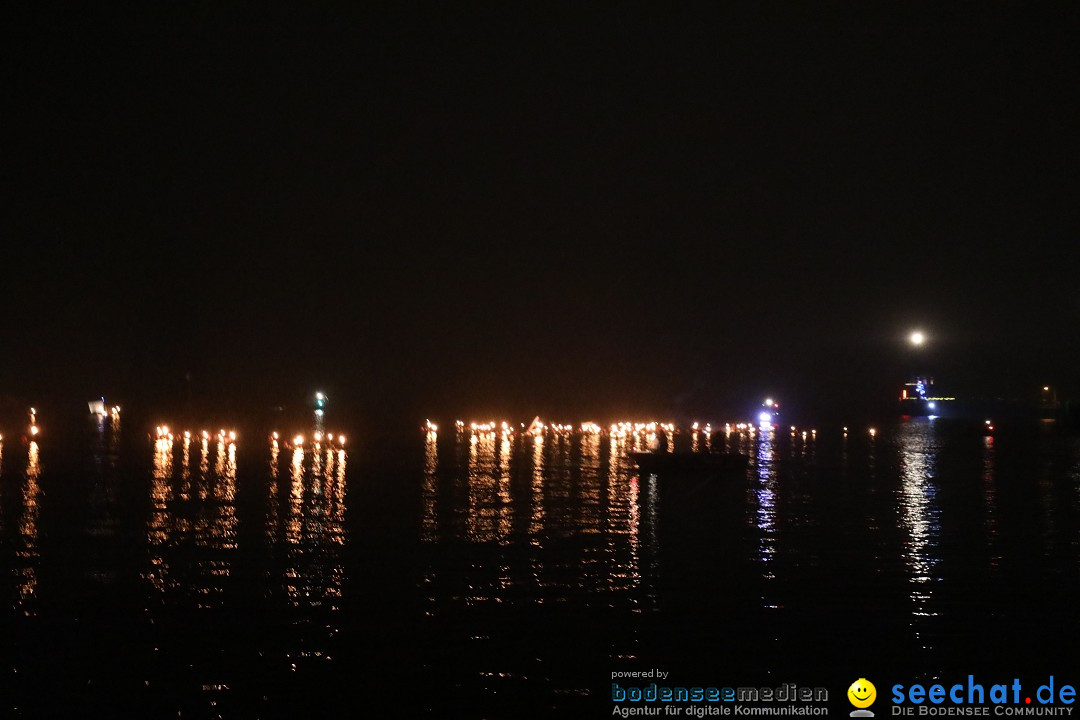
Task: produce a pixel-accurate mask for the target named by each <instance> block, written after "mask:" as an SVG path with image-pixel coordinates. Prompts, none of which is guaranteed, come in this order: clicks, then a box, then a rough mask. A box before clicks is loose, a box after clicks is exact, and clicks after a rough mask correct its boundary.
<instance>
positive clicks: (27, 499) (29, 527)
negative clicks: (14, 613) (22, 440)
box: [15, 441, 41, 616]
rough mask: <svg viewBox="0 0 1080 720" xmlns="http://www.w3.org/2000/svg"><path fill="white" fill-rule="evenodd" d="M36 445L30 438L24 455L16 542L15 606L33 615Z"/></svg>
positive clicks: (38, 555) (37, 494) (38, 461)
mask: <svg viewBox="0 0 1080 720" xmlns="http://www.w3.org/2000/svg"><path fill="white" fill-rule="evenodd" d="M40 477H41V459H40V448H39V447H38V444H37V443H36V442H33V441H31V443H30V447H29V450H28V452H27V458H26V472H25V473H23V478H22V513H21V514H20V516H19V538H18V544H17V546H16V551H15V557H16V563H17V564H16V569H15V572H16V578H17V579H16V585H17V587H18V592H19V595H18V600H17V606H18V608H19V610H21V611H22V613H23V614H24V615H28V616H30V615H33V614H34V611H33V605H32V600H33V599H34V597H35V593H36V592H37V586H38V564H39V562H40V560H41V552H40V550H39V548H38V518H39V515H40V514H41V508H40V506H39V501H40V498H41V488H40V487H39V485H38V478H40Z"/></svg>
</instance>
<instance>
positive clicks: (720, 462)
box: [630, 452, 750, 475]
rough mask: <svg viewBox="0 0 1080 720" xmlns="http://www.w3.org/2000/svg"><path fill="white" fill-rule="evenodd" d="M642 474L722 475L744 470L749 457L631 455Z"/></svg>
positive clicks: (691, 454)
mask: <svg viewBox="0 0 1080 720" xmlns="http://www.w3.org/2000/svg"><path fill="white" fill-rule="evenodd" d="M630 457H632V458H633V459H634V462H636V463H637V465H638V467H639V468H640V469H641V471H642V472H643V473H651V474H655V475H659V474H662V473H676V474H694V475H724V474H728V473H739V472H742V471H743V470H745V469H746V465H747V463H748V462H750V456H748V455H743V454H741V453H712V452H702V453H651V452H636V453H631V454H630Z"/></svg>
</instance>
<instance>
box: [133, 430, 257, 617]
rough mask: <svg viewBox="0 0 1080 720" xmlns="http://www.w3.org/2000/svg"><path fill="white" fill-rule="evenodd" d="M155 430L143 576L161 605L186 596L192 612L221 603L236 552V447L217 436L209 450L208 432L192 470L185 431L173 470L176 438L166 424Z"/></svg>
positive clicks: (189, 435)
mask: <svg viewBox="0 0 1080 720" xmlns="http://www.w3.org/2000/svg"><path fill="white" fill-rule="evenodd" d="M156 432H157V439H156V440H155V442H154V457H153V466H152V472H151V484H150V515H149V517H148V518H147V545H148V547H149V551H150V552H149V554H150V558H149V567H148V568H147V569H146V570H145V571H144V572H143V574H142V575H143V578H144V579H146V580H147V581H148V582H149V583H150V585H151V587H153V588H154V590H155V591H156V592H157V593H159V594H160V595H161V596H162V599H163V601H166V602H182V601H185V600H184V598H185V596H187V598H188V600H187V601H190V602H192V603H194V605H195V607H197V608H209V607H216V606H218V605H220V603H221V602H222V600H223V595H224V592H225V589H226V582H227V579H228V577H229V575H230V571H231V567H232V564H233V561H234V554H235V551H236V549H237V517H236V473H237V467H236V444H235V442H233V440H234V439H233V438H230V437H229V435H228V433H226V432H221V433H219V434H218V437H217V440H218V442H217V443H216V444H215V445H214V446H213V447H211V445H210V442H209V438H208V434H206V435H203V437H202V439H201V441H200V442H199V445H198V452H199V465H198V468H197V469H193V468H192V464H191V457H190V455H191V440H192V437H193V433H191V432H190V431H185V432H184V433H182V434H181V435H180V436H179V437H182V438H183V439H182V441H181V445H180V458H181V459H180V467H179V472H177V469H176V467H175V461H174V458H175V455H176V450H177V448H176V443H177V440H178V435H177V434H175V433H173V432H171V431H169V428H168V427H167V426H160V427H158V428H157V429H156ZM211 452H213V453H214V455H215V457H214V462H213V470H211V469H210V468H211V463H210V453H211ZM196 548H198V549H199V550H198V551H197V552H196V550H195V549H196ZM192 553H194V554H195V558H196V559H195V560H193V561H192V560H190V556H191V555H192ZM177 558H183V560H179V559H177Z"/></svg>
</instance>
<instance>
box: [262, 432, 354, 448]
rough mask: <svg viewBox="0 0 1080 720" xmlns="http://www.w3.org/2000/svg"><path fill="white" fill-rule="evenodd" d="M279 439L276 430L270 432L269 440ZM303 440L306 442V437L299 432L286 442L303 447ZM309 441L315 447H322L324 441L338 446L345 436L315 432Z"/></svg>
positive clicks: (279, 436) (276, 440) (342, 442)
mask: <svg viewBox="0 0 1080 720" xmlns="http://www.w3.org/2000/svg"><path fill="white" fill-rule="evenodd" d="M279 440H281V434H280V433H278V432H277V431H274V432H272V433H270V442H272V443H276V442H278V441H279ZM305 442H307V438H305V437H304V436H303V435H300V434H297V435H293V437H292V438H291V439H290V440H288V443H290V444H291V446H292V447H297V448H298V447H303V446H304V443H305ZM311 442H312V443H314V445H315V447H322V444H323V443H326V444H327V445H334V444H337V445H338V446H340V447H344V446H345V436H344V435H335V434H334V433H322V432H316V433H315V434H314V435H312V436H311Z"/></svg>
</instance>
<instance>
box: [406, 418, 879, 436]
mask: <svg viewBox="0 0 1080 720" xmlns="http://www.w3.org/2000/svg"><path fill="white" fill-rule="evenodd" d="M454 425H455V427H456V428H457V429H458V430H459V431H464V430H466V429H468V431H470V432H472V433H477V434H489V433H490V434H494V433H496V432H502V433H503V434H511V433H513V432H515V430H514V427H513V425H511V424H510V423H508V422H506V421H503V422H496V421H494V420H490V421H488V422H471V423H469V424H468V425H467V426H466V424H465V422H464V421H462V420H457V421H455V423H454ZM521 427H522V428H524V427H525V425H524V424H522V425H521ZM422 429H423V430H426V431H427V432H429V433H437V432H438V431H439V426H438V425H436V424H435V423H433V422H431V421H430V420H428V421H426V422H425V423H424V425H423V427H422ZM763 429H767V430H774V429H776V426H775V425H768V426H764V427H763V426H760V425H758V424H755V423H753V422H741V423H734V424H732V423H724V432H725V433H727V434H729V435H730V434H731V433H732V432H738V433H748V434H750V435H754V434H756V433H757V432H758V431H759V430H763ZM539 430H540V431H541V432H552V433H558V434H570V433H573V432H574V430H575V428H574V426H573V425H570V424H562V423H551V424H547V425H543V426H541V427H540V428H539ZM577 430H578V431H579V432H581V433H582V434H583V435H601V434H603V432H604V428H603V427H602V426H600V425H598V424H596V423H594V422H585V423H582V424H581V425H580V426H578V428H577ZM690 430H691V432H693V433H704V434H706V435H711V434H712V432H713V426H712V423H705V424H704V425H702V424H701V423H700V422H694V423H693V424H692V425H691V426H690ZM790 430H791V435H792V436H793V437H794V436H796V435H799V434H800V433H801V435H802V437H803V438H807V437H809V438H812V439H813V438H817V429H816V428H811V429H809V430H805V429H804V430H799V428H798V427H796V426H795V425H791V426H790ZM659 431H663V432H666V433H675V432H679V431H681V429H680V428H677V427H676V426H675V424H674V423H663V422H657V421H650V422H626V421H624V422H618V423H612V424H611V425H610V426H609V427H608V434H609V435H611V436H612V437H617V438H621V437H628V436H631V435H649V434H654V433H656V432H659ZM843 432H844V437H847V435H848V428H847V427H846V426H845V427H844V429H843ZM867 432H868V434H869V435H870V436H871V437H873V436H875V435H877V429H876V428H873V427H870V428H867ZM529 433H530V434H535V431H534V430H532V429H530V431H529Z"/></svg>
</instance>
